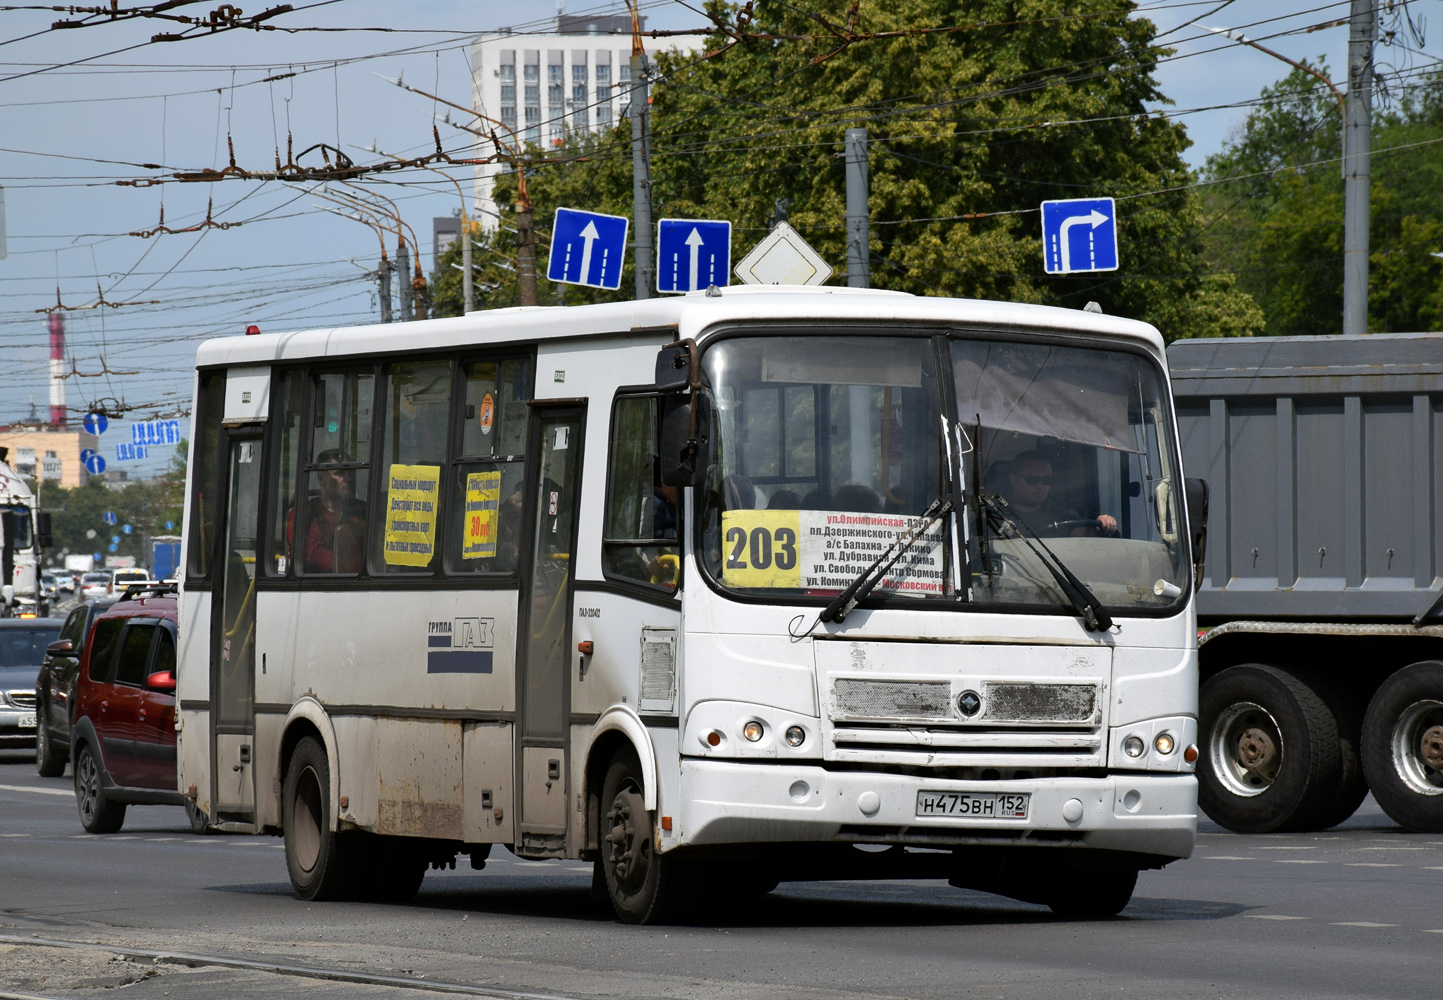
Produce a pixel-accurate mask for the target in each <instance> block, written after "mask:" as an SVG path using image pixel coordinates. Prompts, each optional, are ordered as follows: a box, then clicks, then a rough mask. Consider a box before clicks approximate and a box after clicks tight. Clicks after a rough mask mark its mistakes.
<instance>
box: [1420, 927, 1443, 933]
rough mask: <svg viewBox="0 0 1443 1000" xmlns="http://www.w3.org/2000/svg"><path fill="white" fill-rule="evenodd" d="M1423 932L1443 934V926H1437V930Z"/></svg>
mask: <svg viewBox="0 0 1443 1000" xmlns="http://www.w3.org/2000/svg"><path fill="white" fill-rule="evenodd" d="M1423 933H1424V934H1443V927H1439V928H1437V929H1436V930H1428V931H1424V932H1423Z"/></svg>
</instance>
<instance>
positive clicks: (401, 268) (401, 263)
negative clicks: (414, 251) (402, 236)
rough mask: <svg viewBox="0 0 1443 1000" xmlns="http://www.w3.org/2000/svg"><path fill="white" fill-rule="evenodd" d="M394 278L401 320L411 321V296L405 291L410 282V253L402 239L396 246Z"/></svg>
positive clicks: (403, 321) (404, 321)
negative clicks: (396, 285) (398, 295)
mask: <svg viewBox="0 0 1443 1000" xmlns="http://www.w3.org/2000/svg"><path fill="white" fill-rule="evenodd" d="M396 278H397V281H398V282H399V285H400V287H398V288H397V289H396V291H397V292H399V293H400V299H401V322H402V323H409V322H411V318H412V312H411V296H410V295H408V294H407V293H406V286H407V285H408V284H410V282H411V253H410V251H409V250H407V249H406V243H405V241H404V240H403V241H402V242H401V245H400V246H398V247H397V248H396Z"/></svg>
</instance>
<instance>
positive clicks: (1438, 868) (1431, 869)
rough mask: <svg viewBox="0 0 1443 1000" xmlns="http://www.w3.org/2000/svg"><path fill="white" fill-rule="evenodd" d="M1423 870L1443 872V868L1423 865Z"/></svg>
mask: <svg viewBox="0 0 1443 1000" xmlns="http://www.w3.org/2000/svg"><path fill="white" fill-rule="evenodd" d="M1423 870H1424V871H1425V872H1443V866H1439V865H1424V866H1423Z"/></svg>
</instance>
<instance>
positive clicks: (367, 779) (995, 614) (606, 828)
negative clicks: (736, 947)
mask: <svg viewBox="0 0 1443 1000" xmlns="http://www.w3.org/2000/svg"><path fill="white" fill-rule="evenodd" d="M194 413H195V428H196V430H195V432H194V433H193V435H192V438H191V456H190V480H191V481H190V485H189V503H190V516H189V517H188V518H187V519H186V531H187V537H186V539H185V547H186V556H187V559H186V561H187V567H186V573H185V578H184V581H183V584H182V591H181V633H180V634H181V641H182V647H183V648H182V650H181V656H180V676H179V691H178V696H179V699H180V724H179V728H180V730H181V731H180V753H179V760H180V777H179V781H180V788H181V791H182V792H185V793H186V794H188V795H189V796H191V797H192V799H193V800H194V801H195V803H196V805H197V806H198V808H199V809H201V810H202V811H203V812H204V813H205V814H206V815H207V816H208V817H209V819H210V822H211V823H212V824H214V825H215V826H217V827H220V828H222V829H225V830H229V831H253V832H257V833H272V834H281V835H283V836H284V838H285V846H286V854H285V856H286V862H287V866H288V868H289V873H290V878H291V883H292V885H293V887H294V889H295V892H296V893H297V894H298V895H299V896H301V897H303V898H305V899H323V898H356V897H358V896H360V897H365V898H379V899H398V898H407V897H409V896H410V895H412V894H414V893H415V891H416V890H417V888H418V887H419V885H420V883H421V881H422V878H423V876H424V874H425V872H426V870H427V867H428V865H445V864H453V865H454V863H455V859H456V858H457V856H458V855H462V854H465V855H469V857H470V860H471V863H472V865H473V866H474V867H477V868H479V867H482V866H483V865H484V864H485V859H486V857H487V856H488V853H489V851H490V850H491V849H492V847H493V845H496V844H501V845H504V846H506V847H507V848H508V849H509V850H510V851H512V852H513V853H514V854H516V855H518V856H520V857H524V858H542V859H544V858H571V859H578V858H579V859H587V860H591V861H593V862H594V863H595V866H596V867H595V870H596V877H595V879H594V882H593V887H594V892H596V893H602V892H604V893H605V894H606V895H607V896H609V898H610V900H611V902H612V904H613V905H614V907H615V909H616V912H617V914H618V916H619V917H620V918H621V919H622V920H625V921H633V922H653V921H660V920H665V919H669V918H675V917H677V916H678V915H684V914H685V911H686V907H687V906H688V905H689V904H690V903H692V902H693V901H696V900H699V899H700V897H699V896H698V895H697V894H696V890H697V889H698V887H699V886H701V885H703V884H704V883H705V884H707V885H710V886H711V887H712V888H713V889H714V890H716V891H717V892H718V893H720V894H721V895H722V896H724V897H725V898H740V897H744V896H745V895H747V894H754V893H761V892H767V891H770V890H771V889H772V888H774V887H775V886H776V885H777V884H778V882H779V881H793V880H806V879H837V878H879V877H885V878H937V879H945V880H948V881H950V882H951V883H952V884H953V885H955V886H959V887H965V888H974V889H982V890H987V891H992V892H997V893H1002V894H1005V895H1010V896H1013V897H1016V898H1019V899H1024V900H1028V901H1032V902H1037V903H1044V904H1047V905H1050V906H1051V907H1052V908H1053V909H1054V910H1056V911H1058V912H1060V913H1065V914H1073V915H1097V914H1110V913H1115V912H1117V911H1118V910H1120V909H1121V908H1122V907H1123V906H1125V905H1126V903H1127V901H1128V899H1129V898H1130V895H1131V893H1132V890H1133V886H1134V884H1135V881H1136V877H1137V873H1138V872H1139V871H1140V870H1144V869H1149V868H1158V867H1161V866H1163V865H1165V864H1167V863H1169V862H1171V861H1174V860H1177V859H1180V858H1186V857H1188V856H1189V855H1190V854H1191V852H1192V849H1193V844H1194V840H1195V836H1196V825H1197V824H1196V782H1195V779H1194V776H1193V761H1194V760H1195V759H1196V752H1197V751H1196V747H1195V741H1196V703H1197V676H1196V658H1197V653H1196V640H1195V628H1194V626H1195V617H1194V612H1193V603H1192V596H1193V572H1194V566H1195V565H1196V564H1197V563H1198V562H1199V560H1200V554H1199V553H1198V552H1195V551H1193V550H1194V547H1195V546H1197V544H1198V541H1197V540H1194V539H1193V538H1192V536H1190V534H1189V532H1188V529H1187V523H1188V522H1187V514H1186V511H1185V510H1184V507H1185V506H1186V505H1185V503H1184V495H1185V489H1184V486H1183V481H1182V479H1181V469H1180V464H1179V447H1178V441H1177V439H1176V435H1175V432H1174V421H1173V414H1172V402H1171V396H1170V392H1169V388H1168V382H1167V375H1166V365H1165V362H1164V358H1163V344H1162V340H1161V338H1160V337H1159V335H1158V333H1157V331H1156V330H1154V329H1153V328H1152V327H1150V326H1147V325H1145V324H1141V323H1137V322H1132V321H1127V320H1121V319H1116V318H1112V317H1107V316H1103V315H1099V314H1096V313H1093V312H1086V311H1071V310H1062V309H1051V308H1043V307H1034V306H1023V305H1013V304H1005V303H995V302H977V301H964V300H949V299H941V298H914V297H911V296H907V295H901V294H894V293H885V292H873V291H852V290H842V289H830V290H798V289H778V288H771V289H755V288H751V289H737V288H727V289H723V290H720V291H718V290H716V289H713V290H712V291H711V292H709V293H698V294H692V295H687V296H684V297H676V298H667V299H657V300H650V301H640V302H628V303H617V304H606V305H595V306H583V307H573V308H540V309H538V308H530V309H509V310H498V311H494V312H485V313H472V314H471V315H468V316H465V317H464V318H458V319H441V320H432V321H428V322H418V323H411V324H402V325H389V326H366V327H355V328H348V329H330V330H317V331H311V332H302V333H290V334H276V335H261V336H245V337H235V338H231V339H226V340H213V341H209V342H207V343H206V344H204V345H203V346H201V348H200V349H199V352H198V356H197V379H196V399H195V409H194ZM713 898H715V897H713ZM697 905H700V904H699V903H698V904H697Z"/></svg>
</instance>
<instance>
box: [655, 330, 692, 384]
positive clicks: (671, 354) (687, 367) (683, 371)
mask: <svg viewBox="0 0 1443 1000" xmlns="http://www.w3.org/2000/svg"><path fill="white" fill-rule="evenodd" d="M695 350H696V345H695V343H694V342H692V341H690V340H683V341H681V342H680V343H677V344H668V345H667V346H665V347H663V348H662V349H661V351H660V353H658V354H657V356H656V388H657V390H658V391H660V392H677V391H679V390H682V389H685V388H687V387H688V386H689V385H691V364H692V356H693V352H694V351H695Z"/></svg>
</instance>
